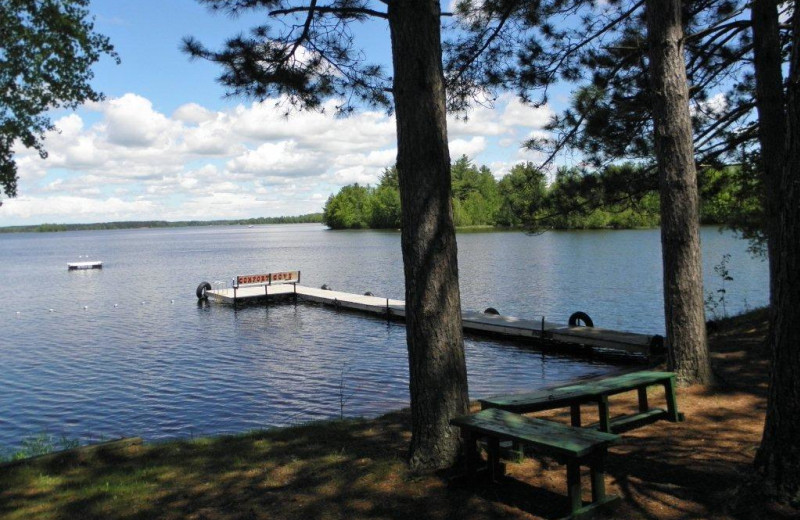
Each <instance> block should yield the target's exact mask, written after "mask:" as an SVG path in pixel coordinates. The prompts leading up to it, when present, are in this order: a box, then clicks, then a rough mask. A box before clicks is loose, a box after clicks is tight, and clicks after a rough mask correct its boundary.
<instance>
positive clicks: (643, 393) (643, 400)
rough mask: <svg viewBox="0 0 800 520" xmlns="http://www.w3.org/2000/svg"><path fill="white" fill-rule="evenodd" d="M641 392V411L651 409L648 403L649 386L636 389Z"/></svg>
mask: <svg viewBox="0 0 800 520" xmlns="http://www.w3.org/2000/svg"><path fill="white" fill-rule="evenodd" d="M636 391H637V392H639V411H640V412H646V411H647V410H649V409H650V406H649V405H648V403H647V387H646V386H642V387H639V388H637V389H636Z"/></svg>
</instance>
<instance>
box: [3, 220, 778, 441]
mask: <svg viewBox="0 0 800 520" xmlns="http://www.w3.org/2000/svg"><path fill="white" fill-rule="evenodd" d="M702 241H703V250H704V263H705V266H704V271H705V280H706V290H707V291H712V292H714V291H716V290H717V289H719V288H721V285H720V284H721V281H720V277H719V276H718V275H716V274H715V273H714V270H713V268H714V265H716V264H718V263H719V262H720V260H721V258H722V255H724V254H730V255H731V257H730V261H729V263H728V269H729V271H730V274H731V276H732V277H733V281H730V282H726V286H725V289H726V293H725V296H726V309H727V312H728V313H736V312H740V311H742V310H745V309H748V308H754V307H757V306H763V305H765V304H766V302H767V296H768V294H767V291H768V273H767V265H766V263H765V262H762V261H761V260H758V259H753V258H751V257H750V256H749V255H748V253H747V252H746V246H747V244H746V243H745V242H743V241H741V240H737V239H736V238H734V237H733V236H732V235H731V234H730V233H719V232H718V231H717V230H716V229H713V228H704V229H703V231H702ZM458 248H459V269H460V277H461V294H462V300H463V307H464V308H465V309H475V310H483V309H484V308H486V307H489V306H491V307H496V308H497V309H498V310H499V311H500V312H501V313H502V314H507V315H511V316H517V317H524V318H540V317H541V316H545V317H546V318H547V319H548V320H552V321H556V322H558V321H560V322H566V320H567V318H568V317H569V315H570V314H571V313H572V312H574V311H577V310H582V311H585V312H587V313H588V314H589V315H590V316H591V317H592V319H593V320H594V323H595V325H597V326H599V327H607V328H613V329H620V330H630V331H635V332H643V333H648V334H655V333H658V334H663V331H664V324H663V319H664V318H663V306H662V305H663V304H662V288H661V256H660V244H659V232H658V230H631V231H572V232H548V233H544V234H541V235H536V236H528V235H525V234H523V233H514V232H480V233H461V234H459V235H458ZM81 260H102V261H103V265H104V268H103V269H102V270H90V271H67V268H66V264H67V263H68V262H76V261H81ZM281 270H301V271H302V283H303V284H304V285H308V286H312V287H319V286H321V285H322V284H328V285H329V286H331V287H332V288H334V289H337V290H343V291H348V292H354V293H363V292H365V291H371V292H373V293H374V294H376V295H379V296H386V297H390V298H398V299H403V297H404V292H403V269H402V258H401V253H400V235H399V233H398V232H380V231H330V230H327V229H326V228H324V227H323V226H321V225H314V224H296V225H275V226H256V227H253V228H248V227H232V226H222V227H198V228H174V229H143V230H115V231H86V232H68V233H41V234H40V233H25V234H0V287H2V291H3V306H2V310H1V311H0V331H1V332H0V366H1V367H2V371H0V448H2V447H5V448H6V449H14V448H16V447H18V446H19V445H20V442H21V441H22V439H24V438H26V437H30V436H33V435H37V434H39V433H42V432H45V433H48V434H52V435H54V436H61V435H65V436H67V437H69V438H73V439H78V440H80V441H81V442H91V441H97V440H100V439H109V438H113V437H119V436H142V437H145V438H146V439H148V440H158V439H166V438H175V437H192V436H199V435H209V434H221V433H235V432H242V431H247V430H252V429H258V428H264V427H270V426H283V425H288V424H295V423H299V422H305V421H309V420H317V419H326V418H334V417H340V416H346V417H351V416H374V415H378V414H380V413H382V412H385V411H388V410H391V409H396V408H399V407H402V406H406V405H407V403H408V388H407V384H408V368H407V359H406V346H405V329H404V325H403V324H402V323H395V322H392V323H387V322H386V321H384V320H381V319H377V318H374V317H369V316H361V315H358V314H353V313H348V312H337V311H335V310H332V309H330V308H324V307H320V306H318V305H312V304H303V303H299V304H296V305H295V304H291V303H286V304H276V305H272V306H253V307H246V308H243V309H238V310H234V309H232V308H231V307H227V306H224V305H221V304H210V305H198V302H197V299H196V297H195V288H196V287H197V285H198V284H199V283H200V282H202V281H209V282H212V283H213V282H215V281H230V279H231V278H232V277H233V276H235V275H237V274H254V273H262V272H270V271H281ZM720 311H721V309H720ZM466 355H467V368H468V372H469V385H470V397H471V398H473V399H474V398H478V397H481V396H486V395H490V394H495V393H500V392H508V391H520V390H524V389H534V388H537V387H541V386H544V385H551V384H554V383H558V382H562V381H568V380H571V379H574V378H578V377H589V376H594V375H600V374H603V373H607V372H609V371H612V370H614V369H615V368H616V367H614V366H613V365H611V364H609V363H607V362H601V361H597V360H590V359H582V358H576V357H569V356H565V355H557V354H552V353H546V354H544V353H541V352H537V351H536V350H535V349H532V348H530V347H528V346H522V345H516V344H514V343H511V342H506V341H494V340H489V339H486V338H475V337H468V338H467V342H466Z"/></svg>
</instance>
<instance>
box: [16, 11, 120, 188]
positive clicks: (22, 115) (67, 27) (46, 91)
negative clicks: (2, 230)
mask: <svg viewBox="0 0 800 520" xmlns="http://www.w3.org/2000/svg"><path fill="white" fill-rule="evenodd" d="M88 5H89V0H4V1H3V2H0V27H2V30H1V31H0V186H2V188H3V191H4V192H5V193H6V195H8V196H9V197H14V196H16V194H17V165H16V162H15V160H14V144H15V142H16V141H17V140H19V142H20V143H21V144H22V145H23V146H25V147H26V148H33V149H35V150H36V151H38V152H39V155H40V156H41V157H42V158H45V157H47V152H46V151H45V148H44V133H45V132H47V131H49V130H53V128H54V127H53V123H52V122H51V120H50V118H49V117H48V115H47V112H48V111H49V110H53V109H58V108H70V109H74V108H76V107H78V106H79V105H81V104H82V103H84V102H86V101H99V100H101V99H102V97H103V96H102V94H101V93H99V92H97V91H95V90H94V89H93V88H92V87H91V85H90V84H89V82H90V81H91V80H92V78H93V77H94V74H93V72H92V70H91V66H92V65H93V64H94V63H95V62H97V61H98V60H99V59H100V58H101V56H102V55H104V54H105V55H109V56H111V57H113V58H114V59H117V60H118V57H117V54H116V53H115V52H114V47H113V46H112V45H111V43H110V41H109V39H108V38H107V37H105V36H103V35H101V34H97V33H96V32H94V23H93V21H92V20H91V19H89V16H88V15H89V12H88V10H87V6H88Z"/></svg>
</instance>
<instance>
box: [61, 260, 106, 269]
mask: <svg viewBox="0 0 800 520" xmlns="http://www.w3.org/2000/svg"><path fill="white" fill-rule="evenodd" d="M102 268H103V262H101V261H99V260H91V261H88V262H70V263H68V264H67V270H69V271H74V270H77V269H102Z"/></svg>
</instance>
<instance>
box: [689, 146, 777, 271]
mask: <svg viewBox="0 0 800 520" xmlns="http://www.w3.org/2000/svg"><path fill="white" fill-rule="evenodd" d="M744 159H745V160H744V162H743V163H742V164H739V165H735V166H728V167H726V168H719V169H715V168H704V169H702V170H700V171H699V172H698V182H699V184H700V196H701V198H702V200H703V204H702V206H701V221H702V222H703V223H704V224H717V225H720V226H725V227H728V228H730V229H732V230H734V231H736V232H737V233H739V234H740V235H741V236H742V238H745V239H747V240H749V241H750V247H749V250H750V252H751V253H752V254H754V255H759V256H765V255H766V240H767V239H766V233H765V229H766V214H765V212H764V205H765V200H764V189H763V185H762V178H763V177H762V175H760V174H759V173H758V171H757V167H756V164H758V161H759V158H758V154H749V155H748V156H746V157H744Z"/></svg>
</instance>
